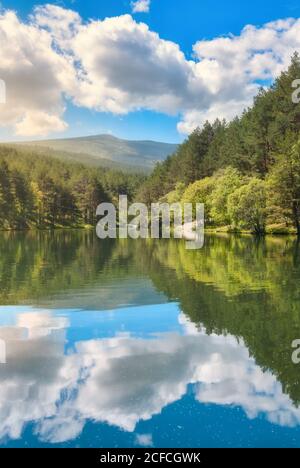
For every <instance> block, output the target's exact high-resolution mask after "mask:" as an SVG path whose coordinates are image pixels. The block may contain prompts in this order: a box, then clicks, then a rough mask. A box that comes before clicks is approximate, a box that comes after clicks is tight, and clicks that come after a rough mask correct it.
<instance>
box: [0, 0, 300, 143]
mask: <svg viewBox="0 0 300 468" xmlns="http://www.w3.org/2000/svg"><path fill="white" fill-rule="evenodd" d="M134 3H135V8H138V4H140V5H142V4H143V7H145V5H146V4H148V3H149V2H145V1H143V2H134ZM146 6H147V5H146ZM141 8H142V6H141ZM0 41H1V50H0V78H1V79H2V80H4V81H5V82H6V85H7V103H6V104H1V113H0V125H1V126H11V127H13V128H14V129H15V132H16V133H17V134H19V135H25V136H33V135H46V134H47V133H50V132H58V131H64V130H65V129H66V126H67V124H66V122H65V121H64V110H65V106H66V101H67V100H70V101H71V102H73V103H74V104H75V105H77V106H82V107H86V108H88V109H92V110H96V111H99V112H110V113H114V114H126V113H128V112H134V111H136V110H140V109H147V110H152V111H156V112H163V113H166V114H170V115H176V116H178V118H179V124H178V130H179V131H180V132H182V133H189V132H190V131H191V130H193V129H194V128H195V127H196V126H197V125H201V124H203V122H204V121H205V120H206V119H208V120H214V119H215V118H217V117H219V118H227V119H230V118H232V117H234V116H235V115H237V114H239V113H240V112H241V111H242V110H243V109H244V108H245V107H246V106H248V105H249V104H250V103H251V101H252V98H253V96H254V95H255V93H256V92H257V90H258V87H259V85H260V84H261V83H262V82H263V83H265V82H266V81H267V82H268V81H270V82H271V80H273V79H274V78H275V77H276V76H277V75H278V74H279V73H280V71H281V70H282V69H284V68H285V67H287V66H288V64H289V60H290V57H291V55H292V54H293V52H294V51H295V50H299V49H300V20H296V19H286V20H279V21H276V22H272V23H268V24H265V25H263V26H261V27H254V26H246V27H245V28H244V29H243V30H242V31H241V33H240V35H238V36H233V35H229V36H228V37H219V38H215V39H212V40H208V41H206V40H205V41H204V40H201V41H199V42H197V43H196V44H194V46H193V59H191V60H188V59H187V57H186V56H185V55H184V53H183V52H182V51H181V50H180V47H179V46H178V44H176V43H174V42H171V41H166V40H164V39H161V38H160V36H159V35H158V34H157V33H156V32H153V31H151V30H150V29H149V27H148V26H147V25H146V24H145V23H143V22H137V21H135V20H134V19H133V18H132V16H130V15H122V16H119V17H112V18H106V19H105V20H103V21H100V20H90V21H88V22H84V21H83V20H82V18H81V17H80V16H79V15H78V13H76V12H74V11H72V10H67V9H64V8H61V7H58V6H54V5H45V6H40V7H37V8H36V9H35V11H34V12H33V14H32V15H31V17H30V19H29V20H28V21H27V22H22V21H20V19H18V17H17V16H16V14H15V13H14V12H11V11H4V12H2V14H1V15H0Z"/></svg>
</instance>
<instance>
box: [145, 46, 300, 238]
mask: <svg viewBox="0 0 300 468" xmlns="http://www.w3.org/2000/svg"><path fill="white" fill-rule="evenodd" d="M299 78H300V59H299V55H298V54H297V53H295V54H294V56H293V57H292V61H291V64H290V67H289V69H288V70H287V71H285V72H283V73H282V74H281V75H280V76H279V77H278V79H277V80H276V81H275V82H274V83H273V85H272V86H271V87H270V88H268V89H264V88H261V90H260V92H259V94H258V95H257V97H256V98H255V99H254V103H253V106H252V108H249V109H246V110H245V111H244V113H243V115H242V116H241V117H240V118H235V119H234V120H233V121H231V122H230V123H227V122H225V121H220V120H216V121H215V122H214V123H212V124H210V123H208V122H207V123H205V125H204V126H203V127H202V128H201V129H200V128H198V129H196V130H195V131H194V132H193V133H192V134H191V135H190V136H189V138H188V139H187V140H186V141H185V142H184V143H183V144H182V145H180V147H179V148H178V150H177V152H176V153H175V154H174V155H172V156H170V157H169V158H168V159H167V160H166V161H164V162H163V163H161V164H158V165H157V167H156V169H155V170H154V172H153V174H152V175H151V177H149V179H148V180H147V182H146V183H145V184H144V185H143V186H142V187H141V189H140V191H139V194H138V198H139V200H140V201H144V202H146V203H150V202H152V201H153V200H157V199H161V200H166V201H168V202H170V203H171V202H178V201H180V202H202V203H205V208H206V225H208V226H212V227H216V228H218V227H219V228H220V227H224V229H227V230H243V229H245V230H250V231H253V232H256V233H263V232H265V231H266V230H267V231H269V232H278V233H280V232H293V231H297V232H298V234H300V140H299V137H300V135H299V131H300V104H295V103H294V102H293V100H292V93H293V91H295V89H294V88H293V87H292V83H293V81H294V80H296V79H299ZM225 227H226V228H225Z"/></svg>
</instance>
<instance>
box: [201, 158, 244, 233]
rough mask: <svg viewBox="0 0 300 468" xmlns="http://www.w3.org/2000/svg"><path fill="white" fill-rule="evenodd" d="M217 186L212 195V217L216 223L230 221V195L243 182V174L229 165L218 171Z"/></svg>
mask: <svg viewBox="0 0 300 468" xmlns="http://www.w3.org/2000/svg"><path fill="white" fill-rule="evenodd" d="M214 179H215V188H214V190H213V191H212V193H211V196H210V203H209V205H210V207H211V217H212V219H213V221H214V223H215V224H217V225H220V224H228V223H230V221H231V220H230V216H229V213H228V206H227V204H228V198H229V196H230V195H231V194H232V193H233V192H234V191H235V190H236V189H237V188H239V187H241V185H242V183H243V176H242V174H241V173H240V172H239V171H238V170H237V169H234V168H232V167H227V168H226V169H225V170H222V171H221V172H219V173H217V174H216V175H215V177H214Z"/></svg>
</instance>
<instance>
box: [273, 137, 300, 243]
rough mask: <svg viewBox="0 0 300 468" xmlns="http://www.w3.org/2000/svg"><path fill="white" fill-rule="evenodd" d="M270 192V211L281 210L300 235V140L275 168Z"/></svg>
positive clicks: (281, 158)
mask: <svg viewBox="0 0 300 468" xmlns="http://www.w3.org/2000/svg"><path fill="white" fill-rule="evenodd" d="M268 192H269V199H270V206H271V208H270V209H271V210H272V209H273V210H274V209H276V208H280V209H281V210H282V214H283V215H284V216H285V217H286V218H287V219H291V220H292V221H293V224H294V226H295V227H296V229H297V233H298V234H300V140H299V141H298V142H297V143H296V144H295V145H293V147H292V150H291V151H289V152H287V153H286V154H285V155H284V156H281V157H280V158H279V159H278V161H277V163H276V164H275V166H274V167H273V169H272V171H271V173H270V175H269V177H268ZM274 207H275V208H274Z"/></svg>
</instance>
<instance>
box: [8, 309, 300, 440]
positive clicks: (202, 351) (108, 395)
mask: <svg viewBox="0 0 300 468" xmlns="http://www.w3.org/2000/svg"><path fill="white" fill-rule="evenodd" d="M179 321H180V323H181V326H182V331H183V334H182V335H178V334H169V333H165V334H160V335H159V336H157V337H156V338H155V339H149V340H147V339H142V338H136V337H134V336H130V334H123V335H119V336H118V335H116V336H112V337H110V338H105V339H102V340H96V339H95V340H93V339H91V340H86V341H80V342H78V343H75V344H74V351H76V352H72V353H67V354H66V353H65V349H64V345H65V341H66V329H67V327H68V326H69V323H68V320H67V319H66V318H64V317H60V316H53V315H52V314H51V312H46V311H44V312H42V311H36V312H33V311H30V312H28V313H21V314H19V315H18V316H17V321H16V323H15V325H14V326H12V325H9V326H4V325H2V326H1V328H0V339H2V340H4V341H5V343H6V348H7V356H6V358H7V359H6V361H7V362H6V364H5V365H0V438H4V437H10V438H12V439H18V438H20V437H21V435H22V431H23V429H24V427H25V426H26V425H27V424H28V423H29V422H33V421H34V425H35V429H34V431H35V434H36V435H37V437H38V438H39V439H40V440H43V441H47V442H50V443H59V442H65V441H68V440H72V439H75V438H76V437H78V436H79V435H80V434H81V432H82V430H83V428H84V426H85V424H86V422H87V421H91V420H92V421H95V422H99V423H106V424H109V425H113V426H116V427H119V428H121V429H122V430H124V431H128V432H133V431H135V429H136V426H137V423H138V422H139V421H141V420H149V419H151V418H152V416H153V415H157V414H160V413H161V411H162V409H163V408H165V407H166V406H167V405H169V404H172V403H174V402H176V401H178V400H180V399H181V398H182V397H183V396H184V395H185V394H186V391H187V388H188V386H189V385H190V384H192V385H193V388H194V398H195V400H197V401H199V402H203V403H215V404H219V405H236V406H239V407H241V408H243V409H244V411H245V412H246V413H247V416H248V417H249V418H254V417H257V416H259V415H260V416H261V415H264V417H265V418H266V419H267V420H269V421H270V422H272V423H274V424H280V425H283V426H295V425H299V423H300V409H299V408H296V407H295V406H294V404H293V403H292V401H291V400H290V399H289V397H288V396H287V395H286V394H284V393H283V391H282V386H281V385H280V383H279V382H278V381H277V380H276V378H275V376H274V375H272V374H271V373H270V372H267V371H265V372H264V371H262V370H261V369H260V367H259V366H257V365H256V364H255V361H254V359H253V358H251V357H250V356H249V352H248V350H247V348H246V347H245V346H244V344H243V343H241V341H239V342H238V341H237V339H236V338H235V337H233V336H230V335H227V336H216V335H206V334H205V333H203V332H199V330H198V329H197V328H196V327H195V326H194V325H193V324H192V323H191V322H189V321H188V320H187V318H186V317H185V316H184V315H183V314H181V315H179ZM152 338H153V336H152ZM62 396H63V397H62ZM135 440H136V443H137V444H138V445H140V446H148V447H149V446H152V445H153V437H152V434H142V433H136V434H135Z"/></svg>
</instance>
